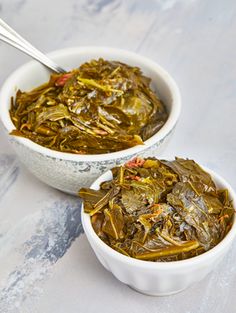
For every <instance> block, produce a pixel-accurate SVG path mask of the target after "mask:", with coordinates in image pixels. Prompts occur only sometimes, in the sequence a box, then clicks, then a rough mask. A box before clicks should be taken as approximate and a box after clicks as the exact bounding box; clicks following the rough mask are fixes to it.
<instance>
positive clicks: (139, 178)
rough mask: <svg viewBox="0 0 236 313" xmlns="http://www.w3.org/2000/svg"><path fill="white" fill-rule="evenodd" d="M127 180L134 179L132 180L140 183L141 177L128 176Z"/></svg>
mask: <svg viewBox="0 0 236 313" xmlns="http://www.w3.org/2000/svg"><path fill="white" fill-rule="evenodd" d="M125 178H126V179H132V180H137V181H140V180H141V177H139V176H137V175H128V176H126V177H125Z"/></svg>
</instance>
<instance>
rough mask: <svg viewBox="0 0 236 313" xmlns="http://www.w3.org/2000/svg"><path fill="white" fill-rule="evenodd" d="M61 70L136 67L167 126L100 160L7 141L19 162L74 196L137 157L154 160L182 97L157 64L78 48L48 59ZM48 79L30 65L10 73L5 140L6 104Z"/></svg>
mask: <svg viewBox="0 0 236 313" xmlns="http://www.w3.org/2000/svg"><path fill="white" fill-rule="evenodd" d="M49 56H50V57H51V58H52V59H54V60H55V61H56V62H57V63H58V64H60V65H61V66H63V67H65V68H67V69H72V68H76V67H79V65H80V64H82V63H84V62H85V61H88V60H91V59H94V58H99V57H103V58H104V59H108V60H119V61H122V62H125V63H127V64H130V65H136V66H138V67H140V68H141V69H142V71H143V73H144V74H145V75H147V76H149V77H151V79H152V87H153V88H154V90H157V92H158V95H159V96H160V98H161V99H162V100H163V101H164V103H165V105H166V107H167V109H168V112H169V117H168V120H167V122H166V123H165V125H164V126H163V127H162V128H161V129H160V130H159V131H158V132H157V133H156V134H155V135H154V136H152V137H151V138H149V139H148V140H146V141H145V145H139V146H136V147H132V148H129V149H126V150H123V151H119V152H113V153H107V154H99V155H76V154H71V153H64V152H58V151H54V150H50V149H48V148H44V147H42V146H40V145H38V144H36V143H34V142H33V141H31V140H29V139H26V138H22V137H13V136H9V138H10V141H11V143H12V144H13V147H14V149H15V151H16V153H17V154H18V156H19V158H20V159H21V161H22V162H23V163H25V165H26V166H27V168H28V169H29V170H30V171H31V172H32V173H33V174H34V175H35V176H37V177H38V178H39V179H40V180H42V181H43V182H45V183H47V184H48V185H51V186H53V187H55V188H57V189H60V190H62V191H65V192H68V193H71V194H75V193H77V191H78V190H79V189H80V187H82V186H89V185H90V184H91V183H92V182H93V181H94V180H95V179H96V178H97V177H98V176H99V175H101V174H102V173H104V171H106V170H108V169H110V168H112V167H114V166H115V165H118V164H121V163H123V162H125V161H126V160H128V159H130V158H132V157H134V156H135V155H137V154H139V155H140V156H143V157H145V156H154V155H158V153H160V151H161V150H162V149H163V147H164V146H165V145H166V143H167V141H168V139H169V137H170V135H171V134H172V132H173V130H174V127H175V125H176V122H177V120H178V118H179V114H180V93H179V90H178V87H177V85H176V83H175V82H174V80H173V79H172V78H171V76H170V75H169V74H168V73H167V72H166V71H165V70H164V69H162V68H161V67H160V66H159V65H157V64H156V63H155V62H153V61H151V60H149V59H147V58H145V57H142V56H140V55H137V54H135V53H132V52H129V51H125V50H119V49H113V48H105V47H79V48H69V49H65V50H59V51H55V52H52V53H50V54H49ZM48 78H49V71H48V70H47V69H46V68H45V67H44V66H42V65H41V64H39V63H37V62H36V61H31V62H29V63H27V64H25V65H23V66H21V67H20V68H19V69H17V70H16V71H15V72H13V73H12V74H11V75H10V76H9V77H8V79H7V80H6V81H5V83H4V84H3V86H2V88H1V90H0V116H1V119H2V122H3V125H4V129H5V131H6V133H7V134H8V133H9V132H11V131H12V130H13V129H14V128H15V127H14V125H13V123H12V121H11V118H10V115H9V107H10V98H11V97H12V96H14V95H15V93H16V90H17V89H21V90H23V91H25V90H30V89H32V88H34V87H36V86H38V85H40V84H42V83H44V82H45V81H47V80H48Z"/></svg>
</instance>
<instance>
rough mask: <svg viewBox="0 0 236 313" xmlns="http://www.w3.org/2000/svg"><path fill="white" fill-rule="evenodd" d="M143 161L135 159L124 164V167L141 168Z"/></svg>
mask: <svg viewBox="0 0 236 313" xmlns="http://www.w3.org/2000/svg"><path fill="white" fill-rule="evenodd" d="M144 162H145V160H144V159H142V158H139V157H136V158H134V159H132V160H130V161H129V162H127V163H126V164H125V166H126V167H129V168H132V167H142V166H143V164H144Z"/></svg>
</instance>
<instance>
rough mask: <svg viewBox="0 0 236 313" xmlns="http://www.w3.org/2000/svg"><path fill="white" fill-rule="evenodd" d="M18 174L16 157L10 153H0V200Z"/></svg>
mask: <svg viewBox="0 0 236 313" xmlns="http://www.w3.org/2000/svg"><path fill="white" fill-rule="evenodd" d="M18 175H19V165H18V162H17V161H16V158H15V157H14V156H13V155H10V154H1V155H0V201H1V199H2V198H3V196H4V195H5V194H6V193H7V191H8V190H9V188H10V187H11V186H12V185H13V184H14V182H15V181H16V179H17V177H18Z"/></svg>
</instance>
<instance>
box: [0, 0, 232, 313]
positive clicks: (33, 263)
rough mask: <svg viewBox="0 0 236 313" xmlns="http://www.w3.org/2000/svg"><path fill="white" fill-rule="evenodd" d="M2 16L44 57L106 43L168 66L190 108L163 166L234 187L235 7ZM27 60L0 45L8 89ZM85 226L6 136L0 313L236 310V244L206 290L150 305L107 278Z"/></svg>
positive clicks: (80, 9) (185, 2)
mask: <svg viewBox="0 0 236 313" xmlns="http://www.w3.org/2000/svg"><path fill="white" fill-rule="evenodd" d="M0 15H1V17H2V18H3V19H5V20H6V21H7V22H9V23H10V24H11V25H12V26H13V27H15V28H16V29H17V30H18V31H19V32H20V33H22V34H23V35H24V36H25V37H27V38H28V39H29V40H30V41H32V43H34V44H35V45H36V46H38V47H41V48H42V50H43V51H50V50H54V49H58V48H63V47H69V46H76V45H89V44H91V45H92V44H93V45H109V46H114V47H119V48H125V49H129V50H132V51H136V52H138V53H141V54H143V55H145V56H148V57H150V58H152V59H153V60H155V61H157V62H158V63H160V64H161V65H162V66H164V67H165V68H166V69H167V70H169V72H170V73H171V74H172V75H173V76H174V77H175V79H176V81H177V83H178V84H179V86H180V89H181V92H182V98H183V112H182V116H181V120H180V122H179V124H178V127H177V129H176V133H175V135H174V137H173V139H172V141H171V143H170V145H169V147H168V148H167V150H166V152H165V154H164V155H163V156H167V157H172V156H174V155H179V156H188V157H192V158H194V159H196V160H197V161H199V162H200V163H202V164H205V165H207V166H208V167H210V168H212V169H213V170H216V171H217V172H219V173H220V174H222V175H223V176H224V177H225V178H226V179H227V180H228V181H229V182H230V183H231V184H232V186H233V187H234V188H236V180H235V174H236V162H235V159H236V140H235V139H236V138H235V137H236V135H235V134H236V126H235V116H236V106H235V102H236V95H235V87H236V79H235V78H236V58H235V48H236V42H235V33H236V3H235V1H233V0H225V1H221V0H209V1H205V0H195V1H194V0H182V1H181V0H179V1H176V0H165V1H164V0H147V1H143V0H136V1H135V0H129V1H120V0H113V1H112V0H96V1H92V0H81V1H78V0H74V1H73V0H68V1H62V0H57V1H55V0H53V1H50V2H49V1H46V0H41V1H33V0H11V1H8V0H1V1H0ZM26 60H28V58H27V57H26V56H24V55H22V54H21V53H20V52H18V51H16V50H14V49H13V48H11V47H8V46H6V45H5V44H3V43H0V68H1V77H0V83H2V82H3V81H4V79H5V78H6V77H7V75H8V74H9V73H10V72H11V71H12V70H14V69H15V68H16V67H17V66H18V65H20V64H22V63H23V62H24V61H26ZM0 131H1V130H0ZM79 223H80V216H79V204H78V202H77V200H76V199H75V198H73V197H69V196H66V195H64V194H62V193H60V192H58V191H55V190H53V189H52V188H49V187H47V186H46V185H44V184H43V183H41V182H39V181H38V180H37V179H36V178H34V177H33V176H32V175H31V174H29V173H28V171H27V170H26V169H25V168H24V167H23V166H22V165H21V164H18V161H17V160H16V159H15V157H14V152H13V151H12V150H11V148H10V147H9V145H8V143H7V141H6V139H5V138H4V137H2V136H1V137H0V312H1V313H10V312H11V313H13V312H20V313H29V312H30V313H31V312H36V313H54V312H55V313H65V312H68V313H75V312H89V313H90V312H100V311H103V312H104V313H106V312H107V313H108V312H109V313H110V312H114V313H116V312H117V313H118V312H122V313H123V312H130V311H132V312H140V313H141V312H142V313H147V312H159V313H172V312H175V313H182V312H185V313H187V312H188V313H195V312H200V313H205V312H207V313H210V312H212V313H213V312H214V313H221V312H223V311H224V312H227V313H234V312H235V311H236V299H235V296H234V295H235V293H236V265H235V259H236V245H234V247H233V248H232V251H231V252H230V254H229V255H228V256H227V257H226V258H225V260H224V262H223V263H222V265H221V266H220V267H218V269H217V270H216V271H215V272H214V273H212V274H211V275H210V276H209V277H207V278H206V279H205V280H204V281H202V282H201V283H199V284H198V285H195V286H193V287H192V288H191V289H189V290H186V291H184V292H183V293H181V294H178V295H175V296H170V297H165V298H153V297H148V296H143V295H140V294H138V293H136V292H134V291H132V290H131V289H129V288H128V287H126V286H124V285H122V284H121V283H120V282H118V281H117V280H115V279H114V278H113V277H112V275H111V274H110V273H108V272H107V271H105V270H104V269H103V268H102V266H101V265H100V264H99V263H98V261H97V260H96V258H95V256H94V254H93V252H92V251H91V249H90V247H89V245H88V243H87V241H86V238H85V237H84V235H83V234H82V233H81V227H80V224H79ZM79 235H81V236H79ZM78 236H79V237H78ZM76 238H77V239H76ZM75 239H76V240H75ZM91 296H92V300H91V298H90V297H91ZM107 296H108V298H107Z"/></svg>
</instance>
